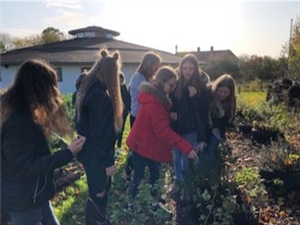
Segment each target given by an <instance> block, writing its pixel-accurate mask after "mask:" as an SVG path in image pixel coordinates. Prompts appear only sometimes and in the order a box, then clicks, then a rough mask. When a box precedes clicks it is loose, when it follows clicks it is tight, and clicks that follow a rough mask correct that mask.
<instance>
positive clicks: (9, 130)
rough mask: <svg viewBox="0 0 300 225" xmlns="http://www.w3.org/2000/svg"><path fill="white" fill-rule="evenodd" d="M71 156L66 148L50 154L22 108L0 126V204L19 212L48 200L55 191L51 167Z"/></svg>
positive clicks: (41, 135)
mask: <svg viewBox="0 0 300 225" xmlns="http://www.w3.org/2000/svg"><path fill="white" fill-rule="evenodd" d="M72 158H73V155H72V153H71V151H70V150H69V149H65V150H61V151H57V152H55V153H53V154H51V153H50V150H49V147H48V142H47V139H46V137H45V135H44V133H43V131H42V129H41V128H40V127H39V126H38V125H37V124H35V123H34V121H33V119H32V118H31V115H30V114H29V113H27V112H26V111H24V110H23V109H20V110H16V111H15V112H13V113H12V114H11V116H10V117H9V118H8V120H7V121H6V122H5V123H4V125H3V127H2V128H1V207H2V210H4V211H10V212H22V211H26V210H29V209H32V208H35V207H37V206H39V205H41V204H44V203H45V202H46V201H48V200H50V199H51V198H52V197H53V196H54V194H55V192H56V187H55V182H54V181H53V171H54V169H56V168H58V167H61V166H63V165H65V164H67V163H68V162H70V161H71V160H72Z"/></svg>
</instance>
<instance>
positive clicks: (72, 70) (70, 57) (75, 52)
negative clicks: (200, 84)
mask: <svg viewBox="0 0 300 225" xmlns="http://www.w3.org/2000/svg"><path fill="white" fill-rule="evenodd" d="M69 34H71V35H73V38H72V39H68V40H64V41H59V42H54V43H49V44H44V45H38V46H33V47H28V48H22V49H15V50H11V51H7V52H5V53H2V54H1V56H0V57H1V74H0V75H1V88H5V87H7V86H8V85H9V84H10V83H11V82H12V79H13V77H14V74H15V72H16V70H17V67H18V66H19V65H20V64H21V63H22V62H24V61H25V60H28V59H30V58H41V59H44V60H46V61H47V62H49V63H50V64H51V65H52V66H53V67H54V68H56V70H57V72H58V75H59V88H60V90H61V92H62V93H70V92H73V91H75V82H76V79H77V78H78V76H79V75H80V74H81V73H82V71H84V70H85V69H87V68H90V67H91V66H92V65H93V63H94V62H95V61H96V59H97V58H98V54H99V49H100V48H103V47H106V48H107V49H108V50H109V51H112V52H113V51H116V50H118V51H119V52H120V55H121V59H122V65H123V66H122V71H123V72H124V74H125V78H126V81H127V84H128V83H129V81H130V78H131V75H132V74H133V73H134V72H135V71H136V69H137V67H138V65H139V64H140V62H141V60H142V57H143V55H144V54H145V53H146V52H148V51H153V52H155V53H157V54H159V55H160V56H161V57H162V60H163V64H167V65H171V66H174V67H175V66H177V65H178V63H179V62H180V59H181V58H180V57H179V56H176V55H174V54H172V53H168V52H165V51H160V50H157V49H153V48H148V47H145V46H141V45H136V44H132V43H128V42H124V41H120V40H117V39H115V37H116V36H118V35H120V33H119V32H116V31H112V30H108V29H104V28H102V27H98V26H89V27H86V28H81V29H76V30H71V31H69Z"/></svg>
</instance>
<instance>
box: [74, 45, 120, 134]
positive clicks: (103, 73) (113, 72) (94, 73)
mask: <svg viewBox="0 0 300 225" xmlns="http://www.w3.org/2000/svg"><path fill="white" fill-rule="evenodd" d="M120 69H121V62H120V54H119V52H114V53H113V55H109V52H108V51H107V50H106V49H102V50H100V57H99V58H98V60H97V61H96V62H95V63H94V65H93V67H92V68H91V69H90V70H89V71H88V72H87V74H86V76H85V77H84V79H83V81H82V85H80V88H79V91H78V95H77V99H76V110H77V120H79V119H80V111H81V105H82V102H83V99H84V96H85V94H86V93H87V92H88V90H89V89H90V87H91V86H92V85H93V83H94V82H95V81H96V79H99V80H100V81H101V82H103V83H104V84H105V85H106V87H107V92H108V95H109V96H110V98H111V101H112V105H113V109H114V127H115V130H116V131H119V130H120V129H121V128H122V122H123V118H122V113H123V106H122V97H121V91H120V79H119V74H120Z"/></svg>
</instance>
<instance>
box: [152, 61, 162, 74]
mask: <svg viewBox="0 0 300 225" xmlns="http://www.w3.org/2000/svg"><path fill="white" fill-rule="evenodd" d="M159 66H160V64H159V63H155V64H154V65H152V67H151V70H152V74H153V75H154V74H156V72H157V70H158V69H159Z"/></svg>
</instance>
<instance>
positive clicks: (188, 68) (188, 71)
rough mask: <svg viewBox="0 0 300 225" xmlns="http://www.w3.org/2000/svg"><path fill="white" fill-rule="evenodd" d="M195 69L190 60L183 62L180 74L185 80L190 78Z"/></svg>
mask: <svg viewBox="0 0 300 225" xmlns="http://www.w3.org/2000/svg"><path fill="white" fill-rule="evenodd" d="M194 70H195V66H194V64H193V63H191V62H185V63H184V64H183V65H182V75H183V78H184V79H185V80H189V79H191V77H192V76H193V73H194Z"/></svg>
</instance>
